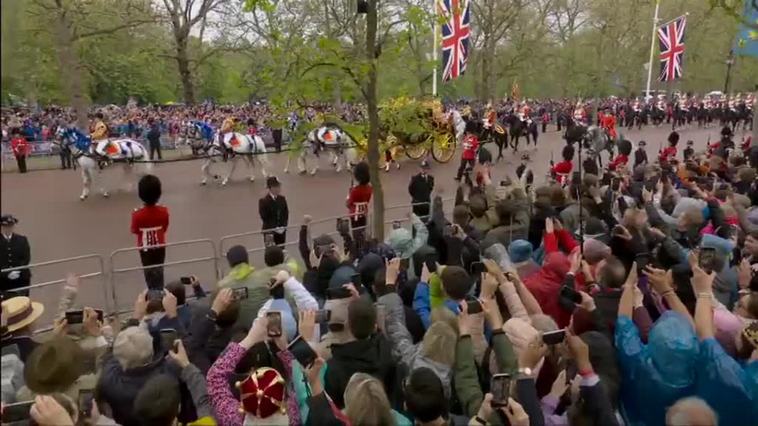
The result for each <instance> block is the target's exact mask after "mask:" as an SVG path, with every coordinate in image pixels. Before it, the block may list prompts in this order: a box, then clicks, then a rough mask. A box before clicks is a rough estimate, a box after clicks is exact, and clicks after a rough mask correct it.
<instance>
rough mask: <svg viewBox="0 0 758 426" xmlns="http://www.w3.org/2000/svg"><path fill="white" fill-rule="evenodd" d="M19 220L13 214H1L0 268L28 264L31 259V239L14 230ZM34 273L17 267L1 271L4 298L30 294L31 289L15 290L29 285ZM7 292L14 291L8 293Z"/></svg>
mask: <svg viewBox="0 0 758 426" xmlns="http://www.w3.org/2000/svg"><path fill="white" fill-rule="evenodd" d="M17 223H18V220H17V219H16V218H15V217H13V216H11V215H3V216H0V226H1V227H2V234H3V235H2V238H0V240H2V242H1V243H0V244H2V246H0V258H2V259H0V260H1V261H0V269H7V268H15V267H18V266H26V265H28V264H29V261H30V260H31V250H30V248H29V241H28V240H27V239H26V237H25V236H23V235H19V234H16V233H15V232H13V230H14V229H13V228H14V226H15V225H16V224H17ZM31 278H32V274H31V272H29V269H17V270H13V271H9V272H2V273H0V291H1V292H2V293H3V295H4V298H7V297H12V296H28V295H29V290H28V289H26V290H19V291H13V290H14V289H16V288H21V287H28V286H29V283H30V282H31ZM6 293H14V294H7V295H6Z"/></svg>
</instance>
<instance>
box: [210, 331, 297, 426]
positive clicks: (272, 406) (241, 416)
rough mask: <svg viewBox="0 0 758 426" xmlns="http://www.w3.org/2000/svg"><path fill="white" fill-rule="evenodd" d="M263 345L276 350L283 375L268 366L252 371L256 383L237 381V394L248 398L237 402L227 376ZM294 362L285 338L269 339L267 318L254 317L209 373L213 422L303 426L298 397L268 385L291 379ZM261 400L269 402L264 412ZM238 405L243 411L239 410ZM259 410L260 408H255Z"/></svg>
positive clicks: (248, 380) (283, 388) (287, 389)
mask: <svg viewBox="0 0 758 426" xmlns="http://www.w3.org/2000/svg"><path fill="white" fill-rule="evenodd" d="M263 342H267V343H266V344H267V345H269V346H270V347H274V348H276V350H277V351H276V357H277V358H278V359H279V360H280V361H281V363H282V365H283V366H284V370H285V371H284V374H281V373H279V372H278V371H277V370H275V369H272V368H268V367H262V368H258V369H256V370H254V371H252V372H251V376H255V380H253V379H252V378H251V377H248V378H246V379H245V380H243V381H241V382H240V389H241V392H240V393H242V394H245V395H247V396H246V397H244V398H243V399H242V400H240V399H238V398H236V397H235V396H234V394H233V393H232V391H231V387H230V386H229V380H230V377H231V375H232V374H233V373H234V370H235V367H236V366H237V364H239V362H240V361H241V360H242V359H243V358H244V357H245V354H246V353H247V352H248V351H249V350H250V349H251V348H252V347H253V346H255V345H257V344H260V343H263ZM294 360H295V359H294V356H293V354H292V352H290V351H289V349H288V348H287V342H286V339H285V338H284V336H278V337H271V336H270V335H269V324H268V318H267V317H265V316H264V317H262V318H257V319H256V320H255V321H254V322H253V325H252V327H250V331H249V332H248V333H247V335H246V336H245V338H243V339H242V340H241V341H240V342H239V343H236V342H231V343H229V345H228V346H227V348H226V350H225V351H224V352H223V354H222V355H221V356H220V357H219V358H218V359H217V360H216V362H214V363H213V365H212V366H211V368H210V370H208V374H207V383H208V395H212V398H211V399H210V400H211V406H212V407H213V412H214V413H215V416H214V417H215V419H216V421H217V422H218V423H219V424H224V425H227V424H228V425H241V424H245V423H249V424H303V423H305V419H301V418H300V410H299V408H298V405H297V395H296V394H295V393H294V391H293V387H292V386H283V387H276V386H270V384H273V383H276V382H281V383H286V379H285V378H286V377H292V366H293V361H294ZM259 391H260V392H259ZM262 397H265V398H266V399H268V401H269V404H266V406H265V407H266V408H265V409H264V408H263V406H261V405H259V404H260V400H261V398H262ZM240 403H241V404H240ZM240 405H242V408H243V410H240ZM259 407H260V408H261V409H258V408H259Z"/></svg>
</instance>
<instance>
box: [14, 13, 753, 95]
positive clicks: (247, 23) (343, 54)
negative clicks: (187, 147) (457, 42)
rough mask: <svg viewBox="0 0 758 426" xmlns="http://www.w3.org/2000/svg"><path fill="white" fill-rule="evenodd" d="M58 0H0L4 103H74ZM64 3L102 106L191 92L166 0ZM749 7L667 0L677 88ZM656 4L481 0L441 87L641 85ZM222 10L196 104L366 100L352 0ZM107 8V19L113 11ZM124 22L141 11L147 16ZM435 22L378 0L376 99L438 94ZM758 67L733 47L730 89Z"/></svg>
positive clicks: (203, 53) (700, 76)
mask: <svg viewBox="0 0 758 426" xmlns="http://www.w3.org/2000/svg"><path fill="white" fill-rule="evenodd" d="M55 1H57V0H2V2H0V7H1V10H0V12H2V46H1V49H0V53H1V55H2V56H1V59H2V61H1V62H2V93H1V95H2V100H3V102H7V101H8V100H9V99H10V95H15V97H14V99H21V100H25V101H27V102H37V103H39V104H47V103H56V104H65V103H68V102H69V99H68V95H67V93H66V90H65V88H66V86H65V84H64V83H65V78H66V77H65V76H66V73H65V72H63V71H62V70H61V69H60V63H59V58H58V47H57V45H56V36H55V33H54V32H51V31H50V27H51V22H52V21H51V18H50V16H51V12H49V11H48V10H47V9H45V8H43V7H42V6H45V7H50V6H51V5H54V4H55ZM131 2H133V4H137V5H139V4H140V3H139V2H137V1H135V0H131ZM62 4H65V5H70V6H71V7H72V8H73V9H72V10H73V11H74V12H76V13H75V14H74V15H72V19H73V24H74V25H75V27H76V29H77V31H78V32H77V34H75V35H76V36H77V38H76V40H75V45H74V46H75V51H76V54H77V55H78V59H79V63H80V64H81V67H82V72H83V79H84V84H83V86H84V90H85V91H86V93H85V94H84V95H85V96H86V97H87V99H89V100H90V101H91V102H93V103H96V104H107V103H118V104H121V103H124V102H125V101H126V100H127V99H128V98H129V97H130V96H131V97H135V98H137V99H138V100H139V101H140V102H145V103H165V102H169V101H173V102H182V101H183V97H184V94H183V90H182V84H181V80H180V78H179V73H178V71H177V64H176V61H175V58H173V57H172V55H174V53H175V46H174V42H175V40H174V35H173V33H172V28H171V25H170V23H169V22H168V21H167V20H166V17H165V14H164V13H162V12H161V9H160V8H159V7H157V6H155V5H156V4H158V5H160V3H156V2H149V1H145V2H144V3H143V5H147V6H150V5H152V6H151V7H148V8H147V9H146V10H144V11H137V12H135V11H133V10H125V8H123V4H124V2H120V1H118V0H92V1H85V0H62ZM504 4H507V6H508V7H504V6H503V5H504ZM120 5H121V8H119V7H120ZM742 5H743V3H742V2H741V1H736V0H734V1H731V0H730V1H726V0H709V1H687V0H669V1H664V2H661V11H660V17H661V20H662V21H667V20H669V19H672V18H674V17H676V16H678V15H680V14H683V13H689V16H688V20H689V24H688V29H687V38H686V45H687V53H686V54H685V63H684V78H683V79H682V80H681V81H679V82H676V83H675V84H674V85H673V86H672V87H671V89H674V90H682V91H692V92H699V93H703V92H707V91H710V90H721V89H722V88H723V85H724V79H725V73H726V64H725V60H726V58H727V55H728V52H729V48H730V47H731V45H732V43H733V38H734V35H735V33H736V31H737V27H738V25H739V23H740V13H741V11H742V8H743V6H742ZM147 6H146V7H147ZM654 7H655V3H654V1H653V0H534V1H522V0H503V1H494V0H479V1H477V3H476V7H475V8H473V10H472V12H473V16H472V27H473V28H472V39H471V42H472V49H471V57H470V61H469V65H468V69H467V72H466V75H465V76H464V77H463V78H461V79H458V80H456V81H454V82H451V83H445V84H440V85H439V94H440V96H442V97H445V98H460V97H466V98H474V97H478V98H489V97H494V98H501V97H503V96H505V95H507V94H509V93H510V90H511V85H512V84H513V82H514V81H517V82H518V84H519V86H520V89H521V93H522V95H523V96H525V97H544V96H554V97H555V96H583V97H592V96H603V95H609V94H615V95H621V96H626V95H631V94H639V93H640V90H641V89H643V88H644V85H645V80H646V76H647V72H646V69H645V68H644V67H645V65H646V63H647V61H648V55H649V47H650V36H651V29H652V27H651V26H652V16H653V9H654ZM216 9H218V10H219V11H223V14H221V13H220V12H219V13H211V14H209V16H208V20H209V23H208V24H207V29H206V30H205V36H204V37H203V39H202V40H200V39H199V38H198V37H199V36H201V34H200V33H199V32H198V31H199V29H196V30H195V31H194V32H192V33H191V35H190V38H191V40H190V43H189V58H190V60H191V63H190V66H191V68H192V72H193V73H194V75H193V77H192V81H193V85H194V88H195V91H196V96H195V97H196V98H197V101H202V100H204V99H208V98H212V99H214V100H215V101H217V102H220V103H239V102H244V101H246V100H249V99H263V98H265V99H269V100H271V101H272V102H274V103H275V104H276V105H278V106H280V107H284V106H285V105H287V104H288V103H289V104H290V105H291V104H293V103H294V104H297V103H300V104H305V103H308V102H311V101H316V100H318V101H327V102H345V101H362V100H363V98H364V96H363V93H362V89H361V87H362V84H363V83H364V82H365V78H366V76H367V72H368V68H367V63H366V60H365V18H363V17H362V15H356V13H355V1H354V0H247V1H244V2H243V1H241V0H225V1H220V2H218V5H217V7H216ZM114 11H116V12H114ZM106 12H108V15H107V16H109V18H108V19H107V20H103V19H102V16H104V15H103V14H104V13H106ZM483 14H488V15H487V16H484V15H483ZM119 19H124V20H126V19H130V20H135V19H136V20H137V21H138V22H137V23H138V24H139V25H136V26H130V25H126V23H127V22H126V21H124V22H123V23H122V22H119V21H118V20H119ZM435 19H436V17H435V15H434V13H433V11H432V10H431V2H430V1H429V0H385V1H382V2H381V6H380V8H379V16H378V21H379V22H378V24H379V25H378V34H377V37H378V42H377V44H378V48H379V49H378V53H379V55H378V57H377V59H376V66H377V69H379V70H380V72H379V73H378V94H379V98H380V100H386V99H388V98H392V97H396V96H417V97H420V96H424V95H429V94H430V93H431V88H432V84H431V74H432V72H431V71H432V68H433V66H434V64H433V63H432V62H431V57H430V54H431V50H432V26H433V24H434V21H435ZM130 22H131V21H130ZM121 24H123V25H121ZM120 27H123V28H120ZM200 27H201V25H200V24H198V27H197V28H200ZM202 28H206V26H205V25H202ZM657 70H658V63H657V60H654V61H653V77H654V88H658V89H667V87H665V86H664V85H661V84H658V83H656V82H655V77H656V74H657ZM756 75H758V59H756V58H737V59H736V63H735V66H734V67H733V74H732V82H731V87H732V89H733V90H734V91H743V92H744V91H747V90H752V89H753V87H754V85H755V83H756V81H755V76H756ZM285 109H286V108H285Z"/></svg>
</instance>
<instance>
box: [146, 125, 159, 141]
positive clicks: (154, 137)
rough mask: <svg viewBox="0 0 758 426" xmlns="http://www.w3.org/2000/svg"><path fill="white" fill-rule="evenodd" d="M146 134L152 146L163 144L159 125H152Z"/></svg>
mask: <svg viewBox="0 0 758 426" xmlns="http://www.w3.org/2000/svg"><path fill="white" fill-rule="evenodd" d="M145 136H146V137H147V140H148V142H150V146H160V145H161V129H160V128H158V126H157V125H154V126H152V127H151V128H150V131H149V132H147V135H145Z"/></svg>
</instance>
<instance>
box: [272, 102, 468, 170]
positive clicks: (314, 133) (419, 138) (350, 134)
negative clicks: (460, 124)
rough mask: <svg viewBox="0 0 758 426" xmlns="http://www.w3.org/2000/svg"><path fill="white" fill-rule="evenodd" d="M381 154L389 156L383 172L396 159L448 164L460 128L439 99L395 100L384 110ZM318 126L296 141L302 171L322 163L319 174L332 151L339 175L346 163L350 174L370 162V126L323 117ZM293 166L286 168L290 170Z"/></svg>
mask: <svg viewBox="0 0 758 426" xmlns="http://www.w3.org/2000/svg"><path fill="white" fill-rule="evenodd" d="M379 120H380V126H381V127H380V129H379V149H380V151H381V152H384V153H385V154H386V153H388V154H389V155H382V156H380V157H381V158H380V167H384V166H385V162H386V161H387V160H388V159H390V158H394V159H396V158H399V157H400V156H402V155H405V156H407V157H408V158H411V159H414V160H417V159H421V158H424V157H425V156H426V155H427V154H428V153H431V155H432V157H433V158H434V159H435V160H436V161H438V162H440V163H446V162H448V161H450V160H451V159H452V158H453V156H454V155H455V149H456V146H457V140H456V137H455V130H454V125H453V123H452V122H451V120H450V118H449V117H448V116H447V115H446V114H445V113H444V112H443V108H442V104H441V103H440V102H439V101H437V100H417V99H413V98H406V97H400V98H393V99H390V100H387V101H386V102H383V103H382V104H381V105H380V106H379ZM315 123H319V124H317V125H314V124H311V123H309V122H305V123H301V124H300V125H299V128H298V131H297V132H296V135H295V137H294V138H293V140H294V144H293V146H292V150H293V151H294V152H297V153H298V169H299V170H300V172H301V173H305V172H306V171H308V170H307V168H308V166H307V163H308V162H314V163H316V166H315V167H314V168H312V169H311V170H310V173H311V174H315V173H316V171H317V170H318V165H317V162H318V157H319V152H321V151H326V152H327V153H328V155H329V157H330V162H331V164H332V165H334V166H335V168H336V169H337V170H338V171H339V170H341V169H342V165H343V164H345V165H346V166H347V168H348V169H349V166H350V165H351V164H355V163H356V162H357V161H359V160H360V159H362V158H365V157H366V152H367V149H368V146H367V145H368V133H369V129H368V123H366V122H361V123H346V122H344V121H342V120H340V119H338V118H337V117H333V116H326V115H325V116H323V117H319V118H318V119H317V120H315ZM288 167H289V162H288V166H287V167H286V168H285V171H286V170H287V169H288Z"/></svg>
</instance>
